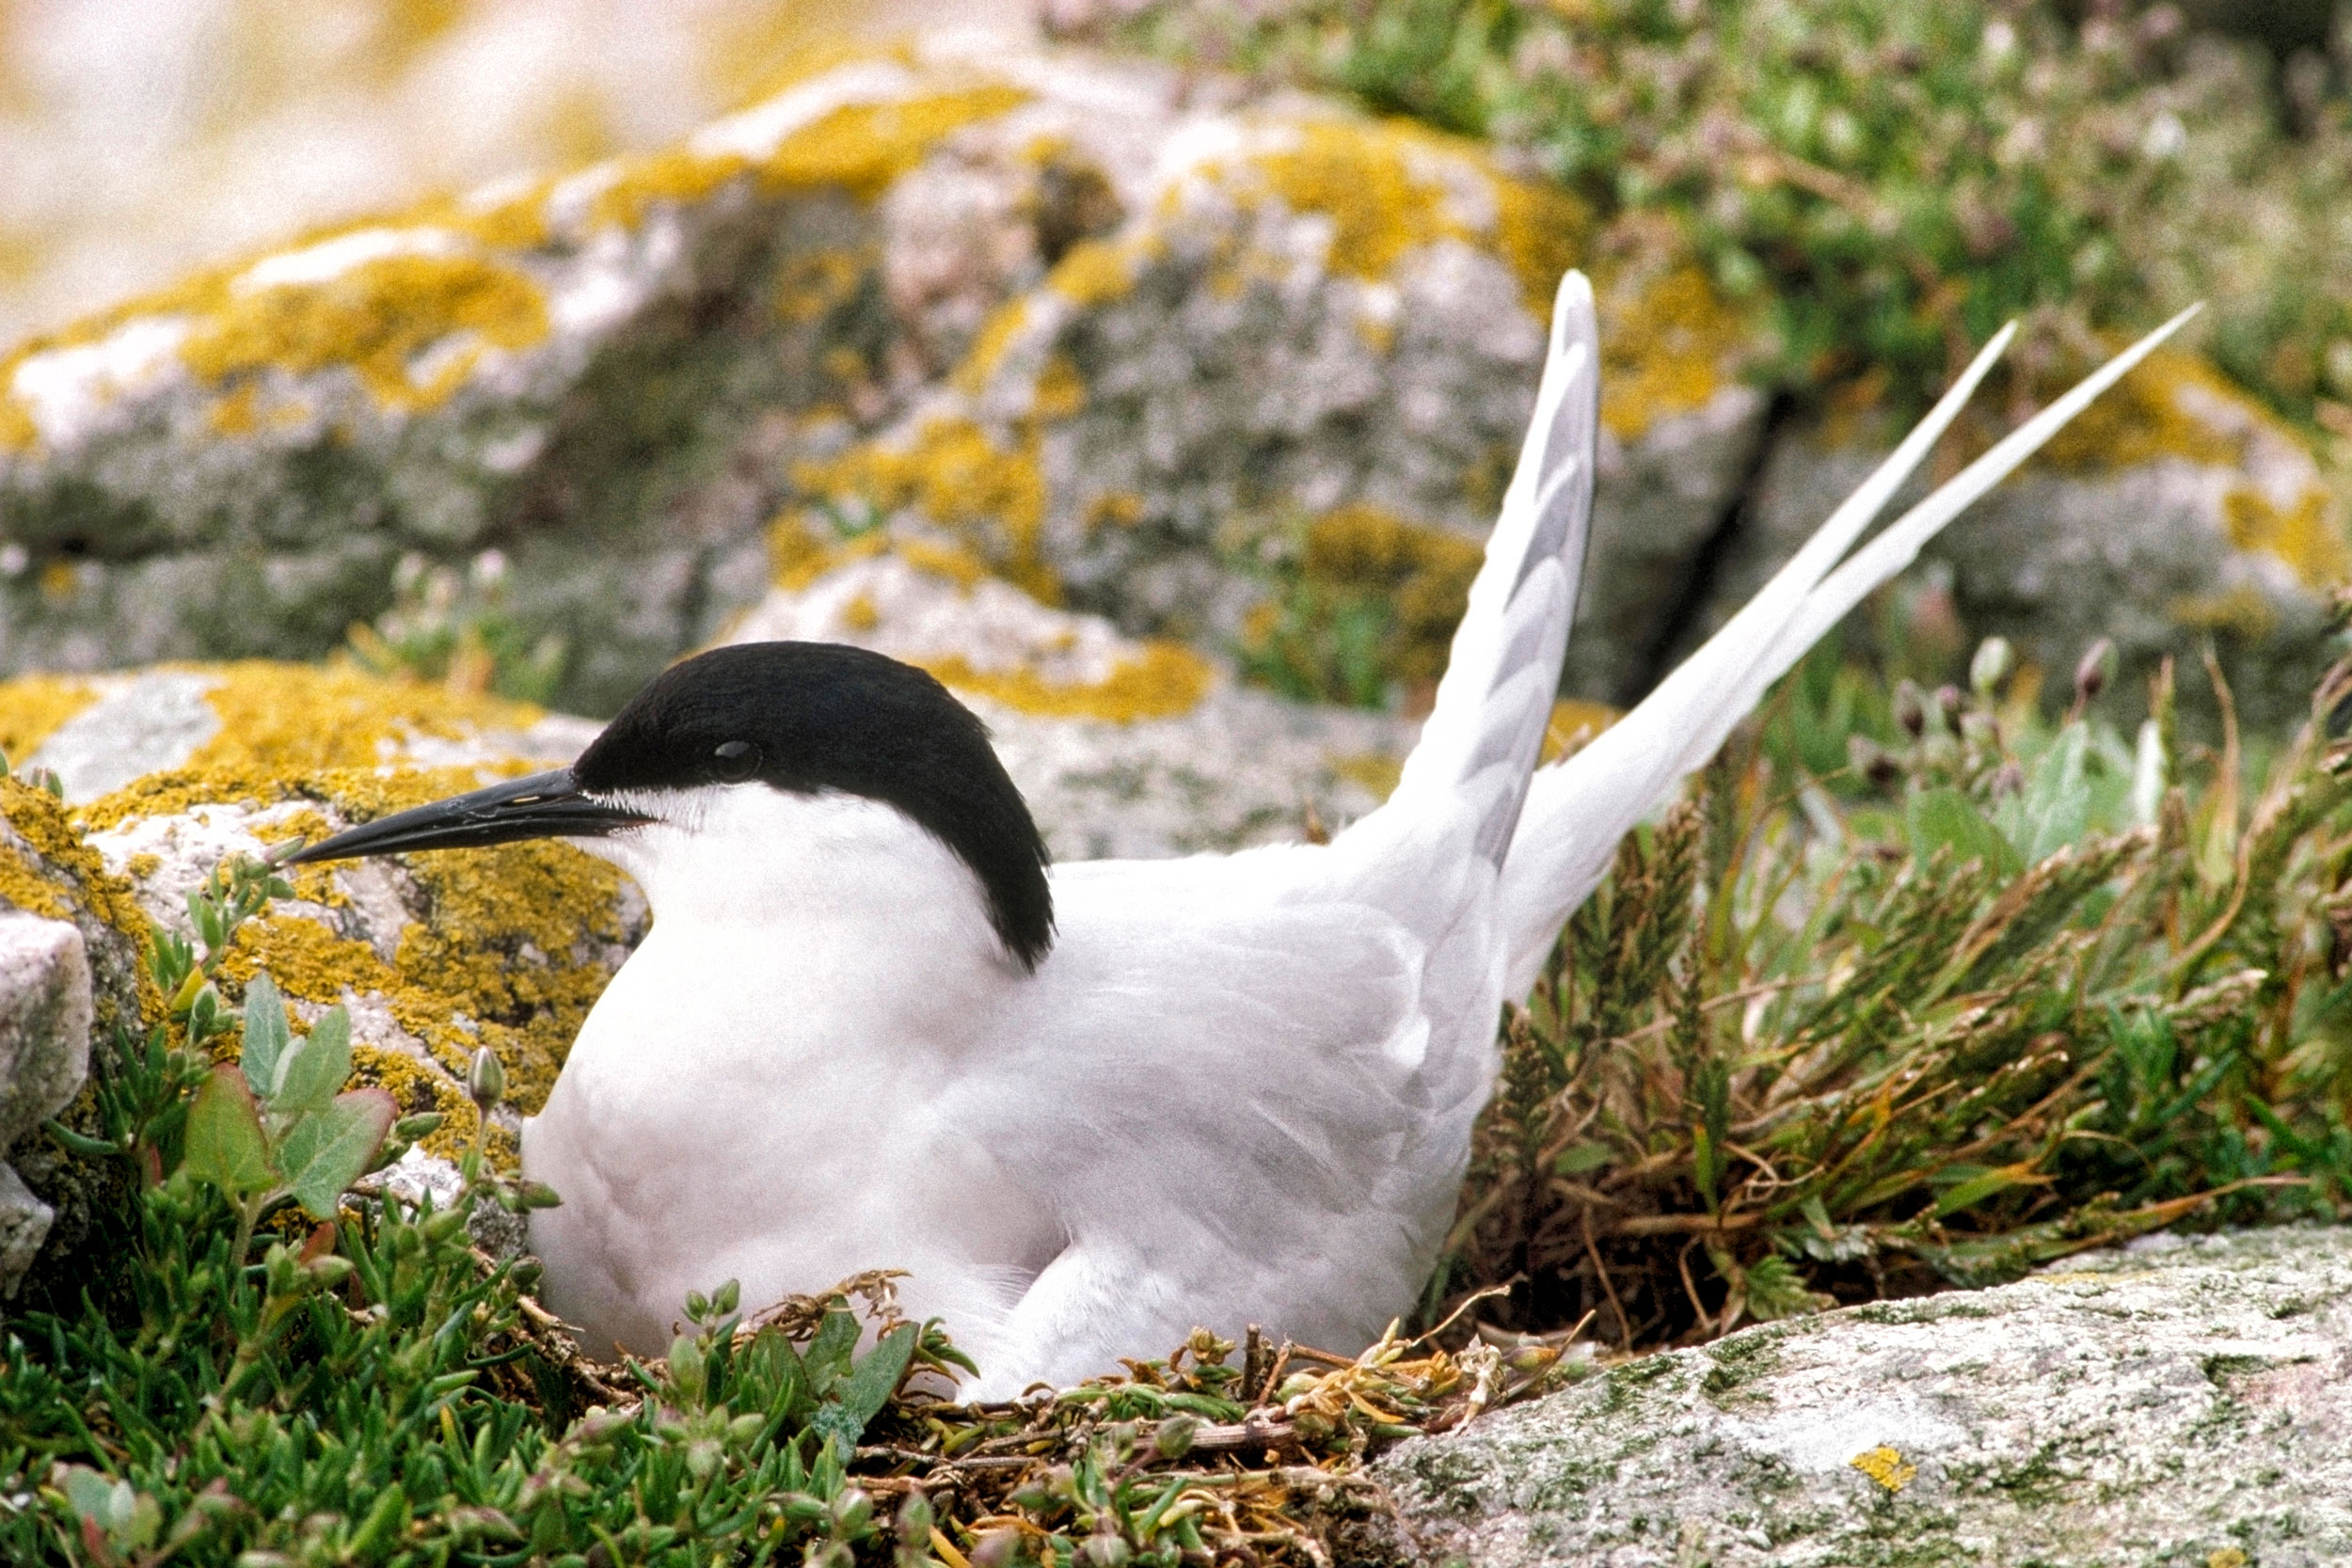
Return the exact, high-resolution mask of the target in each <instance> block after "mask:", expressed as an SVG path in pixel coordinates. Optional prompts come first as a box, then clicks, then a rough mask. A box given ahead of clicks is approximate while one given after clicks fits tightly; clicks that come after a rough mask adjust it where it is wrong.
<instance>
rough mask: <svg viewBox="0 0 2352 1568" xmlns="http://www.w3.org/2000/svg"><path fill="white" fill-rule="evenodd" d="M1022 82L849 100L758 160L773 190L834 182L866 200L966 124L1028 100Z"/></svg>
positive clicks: (761, 176)
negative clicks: (885, 99)
mask: <svg viewBox="0 0 2352 1568" xmlns="http://www.w3.org/2000/svg"><path fill="white" fill-rule="evenodd" d="M1029 98H1030V94H1029V93H1028V92H1026V91H1025V90H1024V89H1023V88H1020V87H1009V86H1006V85H1004V84H1002V83H988V84H985V85H982V86H979V87H966V88H963V89H961V90H959V91H953V92H938V93H931V94H929V95H926V96H923V97H917V98H909V99H906V100H904V101H901V102H898V103H850V104H845V105H843V106H842V107H840V108H838V109H835V110H834V111H833V112H832V113H831V114H829V115H825V116H822V117H820V118H819V119H816V120H815V121H813V122H811V123H810V124H808V125H806V126H803V128H802V129H800V130H799V131H796V132H794V133H793V134H792V135H788V136H787V137H785V139H784V141H783V142H782V143H781V144H780V145H779V146H778V147H777V148H776V150H775V151H774V152H772V153H771V154H770V155H769V157H768V158H767V159H766V160H765V161H764V162H763V163H762V164H761V165H760V167H759V170H758V173H759V179H760V182H761V184H762V185H764V186H765V187H767V188H768V189H769V190H771V191H786V190H798V189H803V188H806V187H810V186H818V185H833V186H837V187H839V188H840V189H843V190H846V191H848V192H849V193H850V194H851V195H852V196H855V197H858V198H862V199H867V200H870V199H872V198H875V197H877V196H880V195H881V194H882V192H883V191H884V190H886V189H888V188H889V186H890V184H891V182H893V181H895V180H897V179H898V177H899V176H900V175H902V174H904V173H906V172H907V171H908V170H909V169H911V168H913V167H914V166H915V165H917V164H919V163H921V162H922V161H923V160H924V158H926V157H927V156H929V155H930V151H931V150H932V149H933V148H935V147H937V146H938V145H939V144H940V143H941V142H943V141H945V140H946V138H947V137H949V136H950V135H954V134H955V133H956V132H958V131H960V130H961V129H963V127H965V126H967V125H971V124H975V123H977V122H978V121H980V120H984V119H995V118H997V117H998V116H999V115H1004V114H1009V113H1010V112H1011V111H1013V110H1014V109H1017V108H1019V107H1020V106H1021V105H1022V104H1024V103H1027V102H1029Z"/></svg>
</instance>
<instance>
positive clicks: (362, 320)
mask: <svg viewBox="0 0 2352 1568" xmlns="http://www.w3.org/2000/svg"><path fill="white" fill-rule="evenodd" d="M547 333H548V312H547V300H546V296H545V294H544V293H542V292H541V290H540V288H539V285H538V284H537V283H536V282H534V281H532V278H531V277H529V276H528V275H526V274H524V273H522V272H519V271H517V270H516V269H515V268H513V267H509V266H504V265H501V264H500V263H498V262H496V261H487V260H485V259H483V258H480V257H472V256H425V255H409V256H387V257H379V258H377V259H375V260H373V261H361V262H358V263H357V264H355V265H353V266H351V267H348V268H346V269H345V270H344V271H342V273H340V274H338V275H336V276H335V277H330V278H326V279H323V280H321V281H317V282H301V283H278V284H271V285H269V286H267V287H263V288H259V289H253V290H249V291H246V292H244V293H237V294H235V295H234V296H233V297H232V298H230V300H228V301H227V302H226V303H225V304H224V305H223V306H222V308H221V309H219V310H217V311H216V312H215V313H214V314H212V315H211V316H209V317H207V318H206V319H204V320H203V321H202V322H201V323H200V324H199V326H198V327H197V329H196V330H195V331H194V332H192V333H191V334H190V335H189V337H188V340H187V341H186V342H185V343H183V345H182V347H181V351H180V352H181V356H182V357H183V359H184V360H185V361H186V363H187V366H188V368H189V369H190V370H191V371H193V372H196V374H197V375H199V377H201V378H203V379H204V380H206V381H210V382H213V383H215V384H217V383H222V382H226V381H230V380H231V379H232V378H235V377H239V376H245V375H250V374H253V373H255V372H261V371H264V370H271V369H278V370H286V371H291V372H295V373H297V374H302V373H308V372H315V371H321V370H326V369H327V368H329V367H333V366H348V367H349V368H350V369H351V370H353V371H354V372H357V373H358V377H359V379H360V381H361V383H362V384H363V385H365V386H366V387H367V388H368V390H369V391H370V392H371V393H372V394H373V396H374V397H375V399H376V401H377V402H378V403H380V404H384V405H385V406H387V407H402V408H416V407H427V406H430V405H432V404H437V403H439V402H440V401H442V400H443V399H445V398H447V397H448V396H449V395H450V393H452V392H453V391H454V390H456V388H458V386H459V385H460V384H461V383H462V382H463V381H464V380H465V378H466V376H467V374H468V373H469V372H470V371H471V370H472V368H473V364H474V362H475V360H476V358H477V357H478V356H479V355H480V352H481V348H482V346H483V345H488V346H491V347H496V348H503V349H516V348H524V347H528V346H529V345H531V344H532V343H535V342H537V341H540V340H541V339H543V338H545V337H546V336H547ZM460 334H464V335H467V336H468V337H469V340H470V346H469V347H467V348H466V349H464V350H463V351H462V352H460V353H457V354H455V355H453V356H451V357H449V358H448V359H447V360H446V361H445V362H443V363H442V364H441V365H439V366H438V367H437V369H436V370H435V372H434V373H433V374H432V376H431V377H430V378H429V379H427V380H425V381H423V382H421V383H420V382H419V381H418V380H417V379H416V378H415V373H414V372H415V364H414V361H415V360H416V358H417V356H419V355H421V353H423V352H424V351H425V350H426V349H428V348H432V347H434V346H435V345H437V344H440V343H443V342H446V341H449V340H451V339H453V338H455V337H457V336H459V335H460Z"/></svg>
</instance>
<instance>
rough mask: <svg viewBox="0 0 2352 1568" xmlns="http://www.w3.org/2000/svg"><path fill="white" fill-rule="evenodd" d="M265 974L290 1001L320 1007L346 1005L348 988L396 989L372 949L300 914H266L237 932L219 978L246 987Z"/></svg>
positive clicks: (390, 975)
mask: <svg viewBox="0 0 2352 1568" xmlns="http://www.w3.org/2000/svg"><path fill="white" fill-rule="evenodd" d="M263 971H267V972H268V974H269V977H270V979H271V980H272V981H274V982H276V984H277V986H278V990H281V991H284V992H285V993H286V994H287V995H288V996H294V997H299V998H300V999H301V1000H303V1001H305V1002H316V1003H319V1004H321V1005H322V1006H332V1005H333V1004H335V1003H337V1002H340V1001H342V995H343V990H344V988H345V987H348V988H350V989H351V990H356V991H365V990H390V989H391V988H392V987H393V986H394V985H395V984H396V982H395V980H394V979H393V976H392V972H391V971H390V970H389V969H388V968H386V967H385V965H384V960H383V959H381V958H377V957H376V956H375V949H374V948H373V947H371V946H369V945H368V944H367V943H366V942H354V941H352V940H351V939H350V938H348V937H339V936H337V935H336V934H335V933H334V932H332V931H330V930H328V929H327V928H326V927H324V926H322V925H320V924H319V923H318V922H317V921H315V920H306V919H304V918H302V917H301V916H299V915H279V914H265V915H262V916H259V917H258V918H256V919H253V920H248V921H246V923H245V925H244V926H242V927H238V930H237V937H236V941H235V942H231V943H230V948H229V952H228V954H227V956H225V957H224V958H222V959H221V973H222V974H225V975H227V976H228V977H229V978H230V979H231V980H234V981H236V982H237V983H238V984H239V985H243V984H245V983H246V981H248V980H250V979H252V978H253V976H254V975H255V974H259V973H262V972H263Z"/></svg>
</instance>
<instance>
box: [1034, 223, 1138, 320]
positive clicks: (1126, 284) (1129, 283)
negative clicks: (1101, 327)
mask: <svg viewBox="0 0 2352 1568" xmlns="http://www.w3.org/2000/svg"><path fill="white" fill-rule="evenodd" d="M1141 259H1142V258H1141V254H1140V252H1139V251H1138V250H1137V249H1136V245H1134V244H1133V243H1132V242H1129V241H1122V240H1083V241H1081V242H1079V243H1078V244H1076V245H1072V246H1071V247H1070V249H1069V251H1068V252H1067V253H1066V254H1065V255H1064V256H1063V257H1062V259H1061V260H1060V261H1057V262H1056V263H1054V270H1053V271H1052V272H1050V273H1047V274H1046V275H1045V286H1046V287H1047V288H1049V289H1051V290H1053V291H1054V292H1055V293H1057V294H1059V295H1061V296H1062V298H1064V299H1066V300H1068V301H1070V302H1071V303H1072V304H1073V305H1077V306H1082V307H1085V308H1086V309H1094V308H1096V307H1098V306H1104V305H1108V304H1110V303H1111V302H1112V301H1113V300H1118V299H1124V298H1126V297H1127V294H1128V293H1129V291H1131V290H1132V289H1134V288H1135V286H1136V263H1137V262H1138V261H1140V260H1141Z"/></svg>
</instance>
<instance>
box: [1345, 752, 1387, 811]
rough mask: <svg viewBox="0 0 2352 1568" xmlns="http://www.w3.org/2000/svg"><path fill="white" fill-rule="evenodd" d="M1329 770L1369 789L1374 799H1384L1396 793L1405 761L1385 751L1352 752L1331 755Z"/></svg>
mask: <svg viewBox="0 0 2352 1568" xmlns="http://www.w3.org/2000/svg"><path fill="white" fill-rule="evenodd" d="M1331 771H1332V772H1333V773H1336V774H1337V775H1339V776H1340V777H1341V778H1343V779H1345V780H1347V781H1348V782H1349V783H1351V784H1360V785H1361V786H1362V787H1364V788H1366V789H1369V790H1370V791H1372V794H1373V798H1374V799H1375V800H1387V799H1388V798H1389V797H1390V796H1391V795H1393V794H1395V793H1396V782H1397V780H1399V779H1401V778H1403V777H1404V776H1405V762H1404V759H1403V758H1401V757H1392V756H1391V755H1389V753H1388V752H1349V753H1347V754H1345V755H1342V756H1335V757H1333V758H1332V759H1331Z"/></svg>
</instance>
